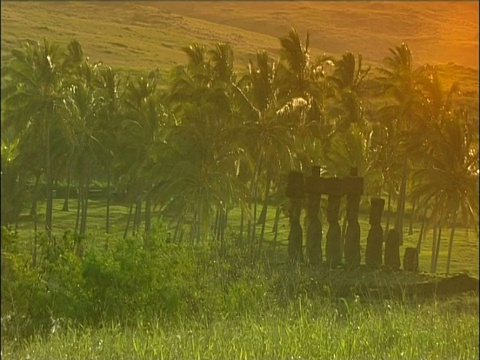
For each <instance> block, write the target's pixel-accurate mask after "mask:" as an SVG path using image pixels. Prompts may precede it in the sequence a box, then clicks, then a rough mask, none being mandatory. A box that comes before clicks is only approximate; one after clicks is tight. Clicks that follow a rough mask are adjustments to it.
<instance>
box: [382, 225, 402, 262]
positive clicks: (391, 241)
mask: <svg viewBox="0 0 480 360" xmlns="http://www.w3.org/2000/svg"><path fill="white" fill-rule="evenodd" d="M384 261H385V266H386V267H388V268H390V269H392V270H398V269H400V236H399V235H398V232H397V231H396V230H395V229H390V230H389V231H388V234H387V239H386V241H385V257H384Z"/></svg>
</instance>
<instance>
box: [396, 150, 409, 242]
mask: <svg viewBox="0 0 480 360" xmlns="http://www.w3.org/2000/svg"><path fill="white" fill-rule="evenodd" d="M407 178H408V162H407V158H405V163H404V165H403V173H402V181H401V182H400V194H399V196H398V203H397V216H396V219H395V230H396V231H397V233H398V235H399V240H400V245H402V244H403V218H404V215H405V202H406V197H407Z"/></svg>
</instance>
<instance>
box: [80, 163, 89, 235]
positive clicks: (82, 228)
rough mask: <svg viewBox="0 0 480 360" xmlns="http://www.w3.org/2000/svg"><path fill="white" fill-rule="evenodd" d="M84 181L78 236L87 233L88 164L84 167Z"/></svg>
mask: <svg viewBox="0 0 480 360" xmlns="http://www.w3.org/2000/svg"><path fill="white" fill-rule="evenodd" d="M85 173H86V181H85V184H83V186H84V189H85V192H84V196H83V203H82V205H83V209H82V220H81V222H80V234H85V232H86V231H87V211H88V195H89V192H90V176H89V166H88V163H87V164H86V165H85Z"/></svg>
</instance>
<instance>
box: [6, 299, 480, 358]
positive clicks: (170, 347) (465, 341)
mask: <svg viewBox="0 0 480 360" xmlns="http://www.w3.org/2000/svg"><path fill="white" fill-rule="evenodd" d="M251 310H252V311H253V312H252V313H247V314H243V315H239V316H235V315H230V314H229V313H228V312H226V313H223V314H222V315H221V316H218V317H217V319H215V320H213V321H209V320H208V319H206V318H198V319H190V320H182V319H177V320H174V321H161V320H156V321H153V322H152V323H150V324H148V325H147V324H142V323H141V322H138V323H136V324H134V325H132V326H119V325H117V324H114V323H110V324H107V323H106V324H103V326H102V327H101V328H98V329H92V328H78V327H69V326H68V325H65V326H64V327H59V328H55V329H53V328H52V333H51V334H50V335H48V336H35V337H33V338H32V339H31V340H30V341H28V342H24V343H23V344H21V345H20V346H18V344H15V343H14V342H11V341H9V342H2V358H4V359H38V360H41V359H476V358H477V356H478V351H479V349H478V336H479V331H478V299H477V298H474V297H463V298H459V299H456V300H454V301H448V302H437V301H435V300H432V301H429V302H427V303H423V304H421V303H418V304H402V303H396V302H388V301H385V302H373V303H362V302H361V301H360V300H359V299H349V300H345V299H340V300H338V301H332V300H325V299H308V298H305V297H300V298H299V299H296V300H295V301H292V302H291V303H290V304H289V306H287V307H286V308H280V307H273V308H272V309H271V310H269V311H267V312H263V313H258V312H255V309H251Z"/></svg>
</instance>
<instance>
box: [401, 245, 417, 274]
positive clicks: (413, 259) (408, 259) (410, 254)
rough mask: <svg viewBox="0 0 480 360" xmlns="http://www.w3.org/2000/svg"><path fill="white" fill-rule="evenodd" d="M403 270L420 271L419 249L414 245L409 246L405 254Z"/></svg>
mask: <svg viewBox="0 0 480 360" xmlns="http://www.w3.org/2000/svg"><path fill="white" fill-rule="evenodd" d="M403 270H405V271H418V250H417V248H414V247H407V248H406V249H405V254H404V255H403Z"/></svg>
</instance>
